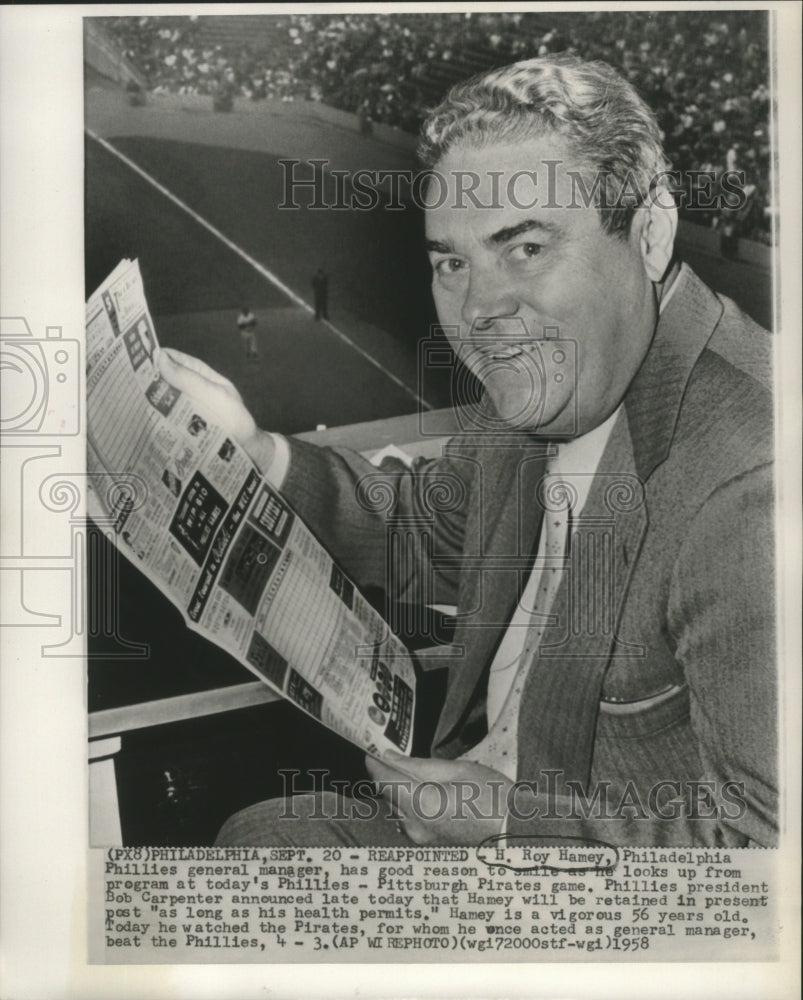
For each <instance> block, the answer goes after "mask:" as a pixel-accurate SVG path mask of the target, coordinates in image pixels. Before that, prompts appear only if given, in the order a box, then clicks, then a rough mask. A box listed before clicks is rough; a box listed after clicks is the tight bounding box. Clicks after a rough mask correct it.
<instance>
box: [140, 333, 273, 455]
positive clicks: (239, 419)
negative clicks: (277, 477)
mask: <svg viewBox="0 0 803 1000" xmlns="http://www.w3.org/2000/svg"><path fill="white" fill-rule="evenodd" d="M156 363H157V366H158V368H159V371H160V372H161V373H162V376H163V377H164V378H165V379H166V380H167V381H168V382H169V383H170V384H171V385H172V386H175V387H176V389H179V390H181V392H183V393H186V395H187V396H189V397H190V398H191V399H192V400H194V401H195V402H197V404H198V406H199V408H200V409H202V410H203V412H204V413H205V414H208V416H209V418H210V419H211V420H212V421H213V423H215V424H217V426H218V427H221V428H222V429H223V430H225V431H226V433H227V434H230V435H231V437H233V438H234V439H235V441H237V442H238V443H239V444H240V445H242V447H243V448H244V449H245V450H246V452H247V453H248V454H249V456H250V457H251V459H252V460H253V461H254V462H255V463H256V465H257V466H259V468H260V469H261V470H262V471H263V472H264V471H265V470H266V469H267V467H268V466H269V465H270V462H271V459H272V458H273V452H274V444H273V438H272V437H271V435H270V434H266V433H265V432H264V431H261V430H260V429H259V428H258V427H257V425H256V422H255V421H254V418H253V417H252V416H251V414H250V413H249V412H248V410H247V409H246V407H245V403H243V398H242V396H241V395H240V393H239V392H238V391H237V389H236V388H235V386H234V385H233V384H232V383H231V382H230V381H229V380H228V379H227V378H224V377H223V376H222V375H219V374H218V373H217V372H216V371H215V370H214V369H213V368H210V367H209V365H207V364H205V363H204V362H203V361H199V359H198V358H193V357H190V355H189V354H183V353H182V352H181V351H176V350H175V349H174V348H172V347H162V348H161V349H160V350H159V352H158V354H157V357H156Z"/></svg>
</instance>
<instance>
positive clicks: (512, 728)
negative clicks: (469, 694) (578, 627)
mask: <svg viewBox="0 0 803 1000" xmlns="http://www.w3.org/2000/svg"><path fill="white" fill-rule="evenodd" d="M572 497H573V489H572V487H571V485H570V484H569V483H567V482H566V481H565V480H563V479H562V478H561V477H560V476H559V475H558V474H557V472H556V471H554V467H552V468H550V467H548V471H547V473H546V475H545V476H544V478H543V480H542V482H541V486H540V488H539V491H538V498H537V500H536V502H539V503H541V504H542V506H543V508H544V519H543V526H542V529H541V530H542V543H541V544H540V545H539V548H538V555H537V557H536V565H535V567H534V570H533V573H532V574H531V577H530V580H529V581H528V584H527V587H526V588H525V590H524V593H523V595H522V599H521V605H522V607H523V608H524V609H528V610H530V615H529V623H528V625H527V635H526V639H525V642H524V647H523V648H522V649H521V652H520V654H519V655H518V657H515V654H511V655H510V656H507V655H506V654H505V649H504V642H505V641H504V640H503V646H502V647H500V654H501V655H497V657H495V659H494V663H493V666H492V670H494V671H500V672H502V671H509V672H510V675H511V677H512V683H511V684H510V686H509V688H508V689H507V692H506V694H505V689H504V686H503V685H497V684H493V685H491V686H490V687H489V700H488V703H487V715H488V735H487V736H486V737H485V739H483V740H482V741H481V742H480V743H478V744H477V746H475V747H472V748H471V749H470V750H469V751H468V752H467V753H466V754H465V755H464V756H465V757H466V758H467V759H469V760H478V761H481V762H482V763H483V764H487V765H488V767H493V768H496V769H497V770H499V771H501V772H502V773H503V774H507V776H508V777H510V778H511V779H515V770H516V736H517V729H518V726H517V720H518V714H519V706H520V704H521V693H522V689H523V688H524V683H525V681H526V679H527V674H528V672H529V669H530V666H531V665H532V662H533V658H534V657H535V655H536V653H537V651H538V647H539V645H540V643H541V639H542V637H543V634H544V630H545V628H547V627H548V626H549V625H550V624H551V623H552V622H551V618H550V612H551V609H552V605H553V602H554V600H555V595H556V593H557V591H558V587H559V586H560V583H561V580H562V578H563V571H564V568H565V564H566V556H567V545H568V539H569V534H570V520H571V501H572ZM515 620H516V616H514V621H515ZM519 627H521V626H519ZM515 631H516V628H515V627H514V628H512V629H509V630H508V634H507V635H506V637H505V639H506V640H509V641H510V642H511V643H515V638H514V637H513V635H512V633H514V632H515ZM500 688H501V690H500ZM494 694H495V697H494Z"/></svg>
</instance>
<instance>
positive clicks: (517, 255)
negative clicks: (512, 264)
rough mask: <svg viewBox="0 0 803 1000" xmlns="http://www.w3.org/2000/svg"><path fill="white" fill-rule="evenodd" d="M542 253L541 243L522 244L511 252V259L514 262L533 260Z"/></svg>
mask: <svg viewBox="0 0 803 1000" xmlns="http://www.w3.org/2000/svg"><path fill="white" fill-rule="evenodd" d="M539 253H541V244H540V243H520V244H519V245H518V246H515V247H513V248H512V249H511V251H510V257H511V259H512V260H516V261H519V260H522V261H526V260H532V258H533V257H537V256H538V254H539Z"/></svg>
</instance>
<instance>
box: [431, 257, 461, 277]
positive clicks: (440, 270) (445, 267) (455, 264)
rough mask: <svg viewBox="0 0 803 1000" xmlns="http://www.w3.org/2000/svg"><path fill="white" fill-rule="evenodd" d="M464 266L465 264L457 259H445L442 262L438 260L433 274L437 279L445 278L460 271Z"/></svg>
mask: <svg viewBox="0 0 803 1000" xmlns="http://www.w3.org/2000/svg"><path fill="white" fill-rule="evenodd" d="M465 266H466V262H465V261H464V260H460V258H459V257H445V258H444V259H443V260H439V261H438V262H437V263H436V264H435V272H436V273H437V274H438V276H439V277H441V278H446V277H449V276H450V275H453V274H457V273H458V272H459V271H462V270H463V269H464V268H465Z"/></svg>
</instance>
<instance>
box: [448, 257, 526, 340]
mask: <svg viewBox="0 0 803 1000" xmlns="http://www.w3.org/2000/svg"><path fill="white" fill-rule="evenodd" d="M518 308H519V303H518V299H517V297H516V296H515V295H514V294H513V290H512V289H511V288H510V287H509V286H508V285H507V283H506V282H505V280H504V278H503V277H502V275H500V274H499V273H498V271H496V270H495V269H494V268H486V269H482V270H479V269H476V268H475V269H474V270H473V271H472V272H471V278H470V279H469V284H468V290H467V291H466V297H465V299H464V300H463V308H462V319H463V322H464V323H465V324H466V327H467V328H468V330H479V331H483V330H490V329H491V328H492V327H493V325H494V323H495V322H496V321H497V320H498V319H502V318H506V317H509V316H515V314H516V313H517V312H518Z"/></svg>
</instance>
